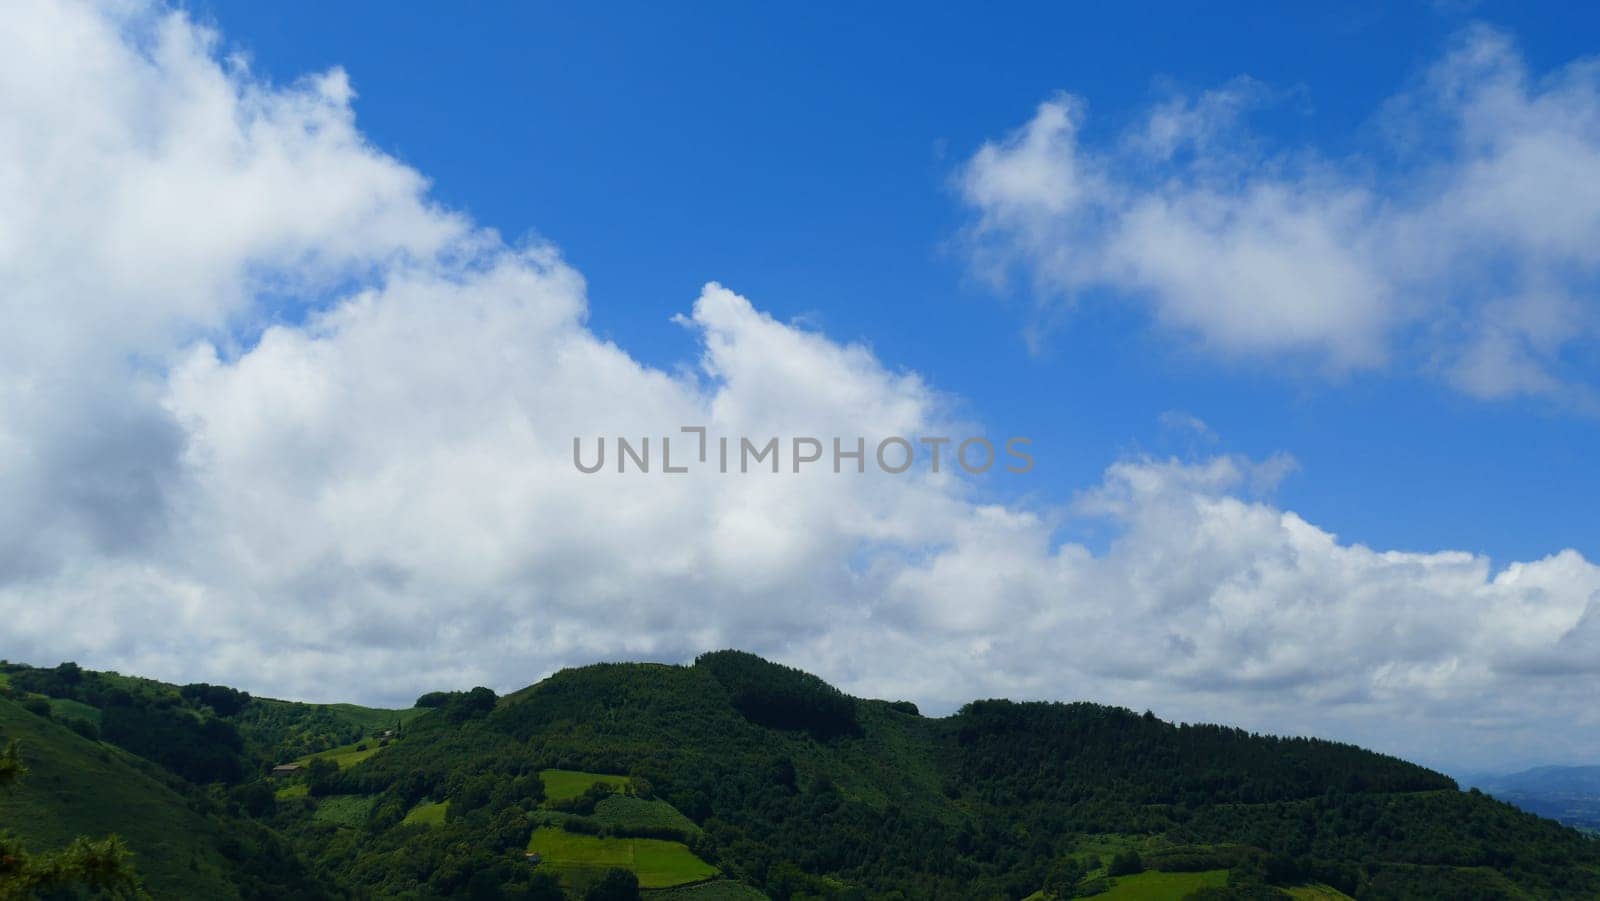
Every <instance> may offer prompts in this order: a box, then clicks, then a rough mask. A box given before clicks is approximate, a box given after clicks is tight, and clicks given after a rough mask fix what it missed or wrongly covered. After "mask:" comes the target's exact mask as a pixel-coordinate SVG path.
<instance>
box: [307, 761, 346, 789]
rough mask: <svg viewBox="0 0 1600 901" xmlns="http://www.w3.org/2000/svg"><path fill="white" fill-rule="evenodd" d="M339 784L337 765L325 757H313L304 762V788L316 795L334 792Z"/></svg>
mask: <svg viewBox="0 0 1600 901" xmlns="http://www.w3.org/2000/svg"><path fill="white" fill-rule="evenodd" d="M338 786H339V765H338V764H337V763H334V762H333V761H331V760H329V759H328V758H326V757H313V758H311V760H310V762H308V763H307V764H306V790H307V791H308V792H310V793H311V794H312V795H314V796H316V797H321V796H322V795H331V794H335V793H336V791H337V789H338Z"/></svg>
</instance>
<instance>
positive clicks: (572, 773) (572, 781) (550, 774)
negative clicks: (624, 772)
mask: <svg viewBox="0 0 1600 901" xmlns="http://www.w3.org/2000/svg"><path fill="white" fill-rule="evenodd" d="M539 779H540V780H541V781H543V782H544V799H545V801H547V802H549V801H566V800H570V799H572V798H576V797H577V796H579V795H581V794H583V793H584V792H586V791H588V790H589V786H591V785H594V784H595V783H596V782H604V783H606V784H607V785H609V786H611V787H612V788H615V789H617V790H618V791H621V790H622V789H625V788H627V787H628V785H629V780H628V777H627V776H615V775H612V774H610V773H584V772H579V771H578V770H540V771H539Z"/></svg>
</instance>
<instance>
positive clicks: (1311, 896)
mask: <svg viewBox="0 0 1600 901" xmlns="http://www.w3.org/2000/svg"><path fill="white" fill-rule="evenodd" d="M1284 891H1286V892H1288V893H1289V896H1290V897H1292V898H1296V899H1298V901H1349V899H1350V896H1349V895H1346V894H1345V893H1344V892H1341V891H1339V890H1338V889H1336V888H1334V887H1333V886H1331V885H1322V884H1321V883H1317V884H1313V885H1297V886H1294V887H1293V888H1286V889H1284Z"/></svg>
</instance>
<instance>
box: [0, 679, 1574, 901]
mask: <svg viewBox="0 0 1600 901" xmlns="http://www.w3.org/2000/svg"><path fill="white" fill-rule="evenodd" d="M58 669H59V668H58ZM29 672H31V673H32V675H30V674H29ZM40 672H54V671H53V670H52V671H39V670H33V671H28V672H24V671H18V670H15V669H14V670H13V671H12V672H11V673H10V681H11V683H12V686H11V689H10V690H11V691H12V692H13V693H15V691H16V687H17V685H19V684H25V685H31V686H34V687H35V688H38V687H45V688H49V687H52V685H54V683H51V682H50V680H49V679H46V678H43V677H41V676H39V675H38V673H40ZM68 672H69V675H68V677H67V683H70V684H66V685H63V686H58V687H59V688H60V689H61V690H65V691H68V692H69V693H71V692H74V691H75V692H76V694H75V695H74V697H73V698H54V697H53V696H52V698H50V699H46V698H41V697H34V698H32V699H31V700H29V704H30V705H31V707H32V709H33V711H34V712H31V713H30V712H26V711H24V710H23V709H22V708H21V707H19V706H17V705H16V704H10V705H9V706H8V707H7V708H6V711H7V714H8V718H7V719H6V720H4V721H3V723H4V725H5V728H6V733H9V732H10V731H13V730H15V731H17V732H18V733H19V734H24V741H25V742H26V743H30V744H35V743H36V744H37V747H38V750H37V751H36V752H35V753H40V754H45V755H46V756H52V755H53V756H55V757H57V759H58V761H59V762H58V763H56V764H50V765H49V767H50V768H51V769H50V775H49V777H48V778H47V779H44V780H36V781H37V784H36V785H35V786H34V787H33V788H32V789H31V790H30V791H31V792H32V794H30V795H29V796H28V797H27V799H26V801H27V804H28V805H29V807H28V808H27V810H26V816H28V817H31V818H34V819H36V820H39V821H41V822H48V823H49V824H50V825H49V827H48V831H49V833H50V834H49V835H44V834H43V833H42V832H41V834H40V836H39V839H40V840H41V841H46V840H48V841H52V842H60V841H62V840H63V839H64V837H65V836H68V835H71V834H77V833H88V834H90V835H93V836H97V835H98V834H101V833H103V832H105V831H111V830H116V831H119V832H124V833H125V836H126V837H128V838H129V840H130V841H132V840H133V838H134V835H133V831H134V830H142V831H145V832H147V833H150V832H152V830H153V833H152V834H155V835H158V836H162V838H160V839H159V840H157V841H155V842H151V841H147V842H146V844H145V847H144V848H143V849H141V850H140V853H141V865H142V866H143V867H144V869H146V870H147V872H149V873H151V874H152V879H151V881H152V884H154V883H155V881H156V874H158V873H159V874H160V879H162V880H165V881H166V884H168V885H174V884H181V880H182V879H184V878H187V877H184V875H183V871H185V870H186V869H189V870H190V872H193V870H192V867H195V866H198V867H199V871H200V872H201V873H202V874H209V875H206V877H205V878H209V879H211V880H212V882H211V883H210V884H208V885H206V886H203V887H200V888H197V889H195V891H198V894H195V893H193V892H191V893H190V894H188V895H182V894H181V893H180V895H178V896H187V897H231V895H227V894H223V895H217V894H214V892H213V889H214V888H215V886H216V885H217V884H218V883H219V882H227V883H228V884H229V886H230V887H231V889H232V891H233V892H234V893H236V894H239V895H242V896H245V897H250V896H252V893H254V896H257V897H291V895H287V894H273V893H272V892H262V891H259V890H258V888H252V887H251V884H250V883H249V882H248V880H249V879H251V878H253V877H252V874H253V873H254V870H253V869H252V867H253V866H254V865H253V864H251V865H249V866H243V865H239V864H231V865H230V864H229V863H227V861H226V860H219V855H220V857H221V858H228V854H229V853H232V851H231V850H230V849H233V845H232V842H233V841H235V840H236V839H234V838H233V837H234V836H235V835H237V834H246V835H251V836H255V837H257V838H261V837H265V838H270V839H274V840H276V841H278V842H279V843H280V845H274V846H271V847H282V848H285V849H291V850H292V857H293V860H292V861H289V862H287V863H285V865H284V867H283V869H284V871H285V872H288V873H295V872H303V873H307V874H309V876H308V877H307V879H309V880H310V882H308V883H306V884H303V885H300V886H298V887H297V889H296V891H299V892H301V894H302V895H305V896H313V895H314V894H315V893H317V892H325V893H327V894H330V895H334V896H346V895H348V896H351V897H372V898H389V897H418V898H433V897H472V898H522V899H548V901H556V899H560V898H582V897H584V896H585V894H586V893H587V892H588V891H589V889H590V888H591V887H593V886H598V885H601V884H604V885H606V886H607V890H608V891H610V890H613V889H615V890H617V891H622V892H624V896H625V893H626V892H627V891H632V889H628V888H626V886H623V887H622V888H618V885H620V883H617V884H613V882H614V880H613V882H608V881H607V880H610V879H611V877H612V875H614V874H611V871H612V870H617V869H620V870H623V871H626V873H625V874H624V875H626V876H627V879H629V880H632V881H633V882H636V883H638V884H639V885H641V886H642V887H643V889H644V890H645V891H646V895H645V897H647V898H655V899H658V901H667V899H686V898H687V899H693V898H704V899H707V901H714V899H718V898H757V897H762V896H767V897H771V898H775V899H779V901H791V899H792V901H801V899H819V898H825V899H838V901H844V899H850V901H857V899H884V901H888V899H900V901H907V899H924V898H928V899H944V898H948V899H961V901H968V899H1021V898H1032V899H1034V901H1049V899H1052V898H1065V897H1070V896H1079V895H1083V894H1090V893H1103V894H1104V895H1105V896H1106V897H1108V898H1118V897H1129V898H1135V897H1137V898H1168V897H1171V898H1176V897H1182V896H1184V895H1186V894H1187V893H1190V892H1199V893H1201V895H1202V896H1204V897H1211V898H1218V897H1222V898H1226V897H1238V898H1245V897H1248V898H1287V897H1301V898H1340V897H1355V898H1373V899H1380V898H1381V899H1390V898H1438V897H1459V898H1574V899H1576V898H1584V899H1592V898H1596V897H1600V842H1596V841H1594V840H1592V839H1589V838H1586V837H1585V836H1583V835H1581V834H1580V833H1578V832H1576V831H1574V830H1572V829H1569V828H1566V827H1563V826H1561V825H1559V824H1557V823H1554V822H1551V821H1549V820H1545V819H1541V818H1539V817H1537V816H1533V815H1531V814H1529V813H1526V812H1523V811H1521V810H1518V809H1516V808H1515V807H1513V806H1511V805H1509V804H1505V803H1502V802H1500V801H1498V800H1495V799H1493V798H1490V797H1488V796H1487V795H1484V794H1481V793H1478V792H1462V791H1460V790H1459V789H1458V787H1457V786H1456V784H1455V782H1453V781H1452V780H1451V779H1449V778H1448V777H1446V776H1443V775H1441V774H1439V773H1436V772H1433V771H1430V770H1427V769H1425V768H1423V767H1419V766H1416V765H1414V764H1410V763H1407V762H1405V761H1403V760H1399V759H1396V758H1393V757H1388V756H1384V755H1379V754H1374V753H1371V752H1369V751H1364V750H1362V749H1360V748H1357V747H1354V746H1351V745H1347V744H1342V743H1338V742H1328V741H1320V740H1316V739H1303V738H1278V737H1273V736H1265V735H1258V734H1253V733H1248V732H1245V731H1242V730H1238V729H1232V728H1228V727H1224V726H1211V725H1175V724H1171V723H1166V722H1163V721H1161V720H1160V719H1158V718H1156V717H1154V716H1152V715H1150V714H1143V715H1140V714H1137V713H1134V712H1132V711H1129V710H1124V709H1120V708H1114V707H1106V706H1102V705H1097V704H1089V703H1073V704H1049V703H1015V702H1010V701H1004V700H985V701H975V702H973V703H971V704H968V705H966V706H965V707H963V708H962V709H961V710H960V711H959V712H957V713H956V714H954V715H952V716H948V717H937V718H936V717H923V716H921V715H919V714H918V712H917V710H916V708H915V706H914V705H911V704H908V703H905V702H886V701H876V700H868V699H861V698H854V697H851V696H849V695H846V694H844V693H842V692H840V691H838V690H837V689H835V688H833V687H832V686H830V685H828V684H827V683H826V682H824V681H823V680H821V679H819V678H817V677H816V676H813V675H810V674H808V673H804V672H801V671H798V670H794V669H791V668H789V667H784V666H780V665H777V664H774V663H771V662H769V661H766V660H763V659H761V658H759V657H756V656H754V655H750V654H745V653H741V652H737V651H720V652H716V653H713V654H707V655H702V657H700V658H699V659H698V660H697V661H696V662H695V663H694V664H693V665H691V666H665V665H660V664H618V663H613V664H598V665H594V666H587V667H582V668H577V669H569V670H563V671H561V672H559V673H557V674H555V675H554V676H551V677H550V678H548V679H546V680H544V681H542V682H539V683H537V684H535V685H531V686H529V687H527V688H525V689H522V690H520V691H517V692H514V693H512V694H510V695H507V696H505V697H496V696H495V694H494V693H493V692H491V691H489V690H488V689H483V688H478V689H473V690H472V691H470V692H448V691H442V692H432V693H430V694H429V695H426V696H424V698H423V699H420V700H421V701H422V702H423V704H424V705H425V706H424V707H423V708H422V709H420V710H413V711H404V712H402V711H378V712H356V713H350V712H349V711H341V710H340V709H339V708H338V707H336V706H333V707H314V706H313V705H300V706H298V707H296V706H289V707H278V706H276V705H279V704H283V703H285V702H261V701H259V700H257V699H244V698H238V697H234V696H232V695H229V694H227V692H228V691H230V690H228V689H221V688H218V687H215V686H210V687H206V688H195V687H184V688H181V689H180V688H176V687H172V686H167V687H166V688H162V689H159V690H158V689H151V690H152V691H153V692H155V694H154V695H153V696H152V697H156V698H158V700H153V701H151V702H150V703H151V704H156V705H158V706H162V709H163V710H164V711H165V712H161V713H155V714H151V722H153V723H155V724H156V725H157V726H160V729H158V730H157V733H161V734H167V733H163V732H162V730H168V729H169V726H170V728H171V730H172V731H170V734H172V735H179V736H182V737H183V739H184V740H185V741H191V742H195V743H197V745H196V746H195V747H192V748H190V749H188V751H187V752H186V753H184V754H181V755H174V754H169V753H163V752H164V751H165V750H170V749H162V748H156V749H155V752H156V756H158V757H165V758H167V761H166V764H164V765H166V766H167V767H168V768H167V770H161V769H157V768H155V767H153V766H151V765H149V764H147V763H144V762H142V761H139V760H137V759H135V758H132V757H131V755H128V754H125V753H123V752H121V751H119V750H117V749H115V748H110V747H107V746H106V744H105V743H104V742H103V741H101V742H98V743H97V742H96V741H95V740H94V738H93V735H92V732H91V731H90V730H89V729H88V728H87V727H84V726H82V725H81V724H79V723H77V722H76V721H74V723H73V725H74V726H76V727H77V729H78V731H72V730H71V729H68V728H63V727H61V726H60V725H58V724H56V723H55V722H52V721H51V720H52V719H55V718H64V719H71V718H74V717H80V716H84V715H85V714H84V711H83V710H81V709H79V708H78V707H75V706H73V705H75V704H83V705H86V706H89V707H95V706H96V705H94V704H92V703H90V702H91V701H93V700H94V698H93V697H92V696H91V694H90V693H87V692H84V691H82V690H76V689H72V688H71V685H72V684H83V683H89V684H96V682H97V680H98V679H99V676H100V674H93V673H89V672H87V671H83V672H81V673H79V674H77V675H76V676H72V675H70V671H68ZM19 676H20V678H19ZM123 678H125V677H123ZM163 692H165V694H163ZM160 697H167V698H174V697H175V698H176V699H175V700H170V699H169V700H159V698H160ZM61 700H68V701H71V703H70V704H60V703H58V701H61ZM102 700H103V699H102ZM218 705H220V706H218ZM114 706H115V705H113V707H114ZM136 706H137V705H136ZM58 708H59V709H58ZM97 709H98V708H97ZM105 709H107V710H109V709H112V708H111V707H107V708H105ZM361 711H364V709H361ZM179 714H181V715H182V716H183V717H187V718H188V720H186V721H185V722H189V721H192V722H193V723H196V724H198V725H197V726H189V725H183V726H181V727H179V726H171V724H172V723H176V722H178V719H177V717H178V715H179ZM391 717H393V718H395V719H396V720H397V722H396V724H394V725H389V721H390V719H391ZM28 718H31V719H28ZM47 718H48V719H47ZM354 720H359V721H360V722H355V721H354ZM208 723H209V724H212V725H207V724H208ZM341 723H342V724H343V725H339V724H341ZM217 724H221V725H217ZM330 724H331V725H330ZM223 726H226V727H227V728H223ZM152 728H154V727H152ZM6 733H0V738H3V737H4V734H6ZM135 734H136V735H138V736H140V738H141V741H142V740H145V739H147V738H149V736H148V735H146V734H145V733H143V732H136V733H135ZM152 734H154V733H152ZM335 739H338V740H340V743H339V744H337V745H333V744H329V743H330V742H333V741H334V740H335ZM208 741H209V742H212V743H214V744H215V745H216V746H217V747H215V748H213V747H210V746H207V745H206V742H208ZM307 741H310V742H312V743H314V744H319V745H323V746H324V747H323V748H321V749H320V750H314V751H312V752H309V753H306V754H300V755H296V756H294V757H293V758H292V759H294V760H296V761H297V764H298V768H294V769H290V770H287V771H285V772H284V773H280V774H278V775H267V774H266V770H267V769H268V768H269V765H270V763H271V762H272V761H275V760H276V761H280V762H281V761H283V760H288V759H291V757H290V755H289V754H288V752H290V751H292V750H297V749H300V748H302V745H301V744H297V743H303V742H307ZM219 749H220V750H219ZM263 749H271V750H270V751H268V750H263ZM224 751H226V752H228V753H231V754H233V755H235V756H237V757H238V759H239V760H240V761H241V762H242V763H243V765H242V766H241V767H240V768H239V770H240V771H239V772H237V773H236V774H233V775H225V776H224V777H223V778H222V779H221V782H220V783H218V784H215V785H213V786H211V787H210V788H207V789H204V790H202V789H200V788H194V787H191V786H188V784H187V783H184V782H183V781H182V780H179V779H178V777H177V776H176V775H175V773H176V772H178V771H179V770H185V769H187V770H189V771H191V772H195V771H199V772H218V773H226V772H227V771H228V769H229V767H227V766H221V765H216V764H215V763H214V761H215V760H218V759H225V758H226V757H227V754H222V752H224ZM213 752H215V753H216V754H222V757H216V756H215V754H214V753H213ZM105 755H109V759H112V760H119V761H122V763H121V764H120V768H119V770H118V773H119V774H121V775H108V774H107V773H105V772H103V771H102V770H101V769H97V766H96V761H97V760H102V758H103V757H104V756H105ZM174 767H176V769H174ZM124 770H126V771H128V772H127V773H124ZM163 780H168V781H169V782H170V783H171V784H172V785H175V786H176V788H173V787H170V786H169V787H167V788H166V789H165V792H166V793H165V794H163V793H162V786H163V785H166V784H167V783H165V782H163ZM108 781H110V782H114V783H117V784H118V785H120V786H122V789H119V790H124V789H125V790H129V791H132V790H133V789H135V788H138V790H139V791H140V792H141V793H143V794H149V795H151V797H152V799H147V800H140V799H137V798H132V797H130V798H127V799H126V800H125V801H119V802H117V803H116V804H115V809H116V810H117V811H121V810H122V809H123V808H124V807H148V808H150V809H151V810H153V811H155V813H154V814H152V815H155V814H160V815H161V816H162V817H165V819H164V821H163V822H162V823H161V824H159V825H152V824H137V823H134V822H133V821H131V820H128V819H127V818H126V815H125V814H118V815H117V816H112V815H111V814H110V813H109V812H108V811H106V810H104V809H100V807H99V806H97V804H96V801H95V799H96V798H97V797H100V795H99V794H98V793H99V792H100V791H101V790H102V787H103V786H104V785H105V783H107V782H108ZM147 786H154V787H153V788H148V790H147ZM141 797H142V795H141ZM205 798H213V799H214V798H221V799H223V803H222V804H221V806H220V808H219V809H217V810H215V811H213V812H212V813H206V812H205V811H206V810H207V809H208V808H206V802H205V801H204V799H205ZM174 799H178V801H177V802H175V801H174ZM212 804H213V806H216V805H215V802H212ZM196 805H199V806H198V807H196ZM180 807H181V808H184V809H187V810H189V811H190V814H192V816H190V817H189V818H187V819H184V818H183V816H182V814H181V811H180V810H179V808H180ZM197 811H198V812H197ZM5 813H6V808H3V807H0V815H3V814H5ZM118 816H120V817H123V818H122V819H118ZM9 821H10V817H9V816H7V822H9ZM119 824H121V825H119ZM239 830H245V832H243V833H240V832H239ZM250 830H254V831H253V832H251V831H250ZM233 850H236V849H233ZM259 856H260V855H257V856H256V857H249V856H247V857H246V860H256V859H259ZM191 861H195V862H196V863H193V864H191ZM230 866H231V868H230ZM296 867H299V868H300V869H299V870H296ZM628 874H631V875H628ZM194 878H196V879H198V878H201V877H199V876H196V877H194ZM313 883H314V884H313ZM185 888H188V887H187V886H185ZM597 891H598V889H597Z"/></svg>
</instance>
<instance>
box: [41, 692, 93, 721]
mask: <svg viewBox="0 0 1600 901" xmlns="http://www.w3.org/2000/svg"><path fill="white" fill-rule="evenodd" d="M50 715H51V716H52V717H54V718H56V719H58V720H63V719H72V718H73V717H77V718H78V719H81V720H88V721H89V722H91V723H94V724H95V725H96V726H98V725H100V708H98V707H90V706H89V705H88V704H84V703H82V702H80V701H74V700H72V699H70V698H51V699H50Z"/></svg>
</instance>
